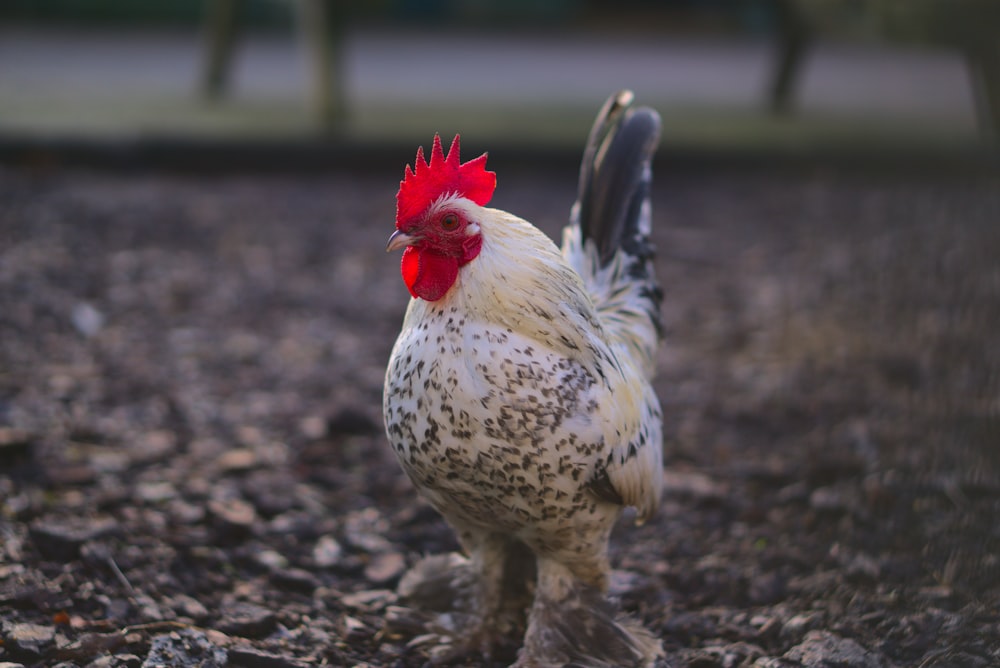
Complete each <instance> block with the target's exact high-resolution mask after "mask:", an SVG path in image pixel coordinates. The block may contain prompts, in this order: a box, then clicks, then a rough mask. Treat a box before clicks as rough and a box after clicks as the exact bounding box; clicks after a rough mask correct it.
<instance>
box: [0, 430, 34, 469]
mask: <svg viewBox="0 0 1000 668" xmlns="http://www.w3.org/2000/svg"><path fill="white" fill-rule="evenodd" d="M34 442H35V437H34V436H33V435H32V434H31V433H29V432H27V431H24V430H23V429H14V428H12V427H0V461H4V462H10V461H12V460H14V459H15V458H17V457H24V456H26V455H27V454H28V453H29V452H30V451H31V446H32V444H33V443H34Z"/></svg>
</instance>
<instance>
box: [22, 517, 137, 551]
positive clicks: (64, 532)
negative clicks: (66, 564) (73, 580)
mask: <svg viewBox="0 0 1000 668" xmlns="http://www.w3.org/2000/svg"><path fill="white" fill-rule="evenodd" d="M117 529H118V523H117V522H116V521H115V520H113V519H111V518H110V517H91V518H78V519H75V520H74V521H72V522H70V521H60V520H44V519H41V520H36V521H35V522H32V523H31V526H30V527H29V528H28V533H29V535H30V536H31V540H32V542H34V544H35V547H36V548H38V551H39V552H40V553H41V554H42V556H43V557H44V558H46V559H51V560H52V561H73V560H74V559H76V558H77V557H79V556H80V548H81V547H82V546H83V544H84V543H86V542H87V541H91V540H94V539H95V538H100V537H101V536H106V535H108V534H111V533H114V532H115V531H117Z"/></svg>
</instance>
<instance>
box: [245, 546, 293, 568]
mask: <svg viewBox="0 0 1000 668" xmlns="http://www.w3.org/2000/svg"><path fill="white" fill-rule="evenodd" d="M253 560H254V561H256V562H257V563H258V564H260V565H261V566H263V567H264V568H266V569H267V570H269V571H273V570H278V569H281V568H287V566H288V559H287V558H286V557H285V555H283V554H281V553H280V552H278V551H276V550H261V551H260V552H258V553H257V554H255V555H254V558H253Z"/></svg>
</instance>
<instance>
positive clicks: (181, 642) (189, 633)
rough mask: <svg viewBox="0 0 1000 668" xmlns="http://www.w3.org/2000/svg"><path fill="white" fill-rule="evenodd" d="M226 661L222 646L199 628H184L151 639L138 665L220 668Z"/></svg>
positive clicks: (143, 667) (226, 656) (154, 667)
mask: <svg viewBox="0 0 1000 668" xmlns="http://www.w3.org/2000/svg"><path fill="white" fill-rule="evenodd" d="M227 663H228V654H227V652H226V650H225V649H223V648H222V647H218V646H217V645H214V644H213V643H212V642H211V641H210V640H209V639H208V636H207V635H205V634H204V633H202V632H201V631H197V630H195V629H185V630H183V631H174V632H172V633H165V634H162V635H158V636H156V637H155V638H153V641H152V643H151V644H150V647H149V654H148V655H147V656H146V660H145V661H144V662H143V663H142V668H163V666H170V668H223V667H224V666H226V665H227Z"/></svg>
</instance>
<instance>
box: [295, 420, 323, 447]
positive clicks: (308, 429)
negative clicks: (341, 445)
mask: <svg viewBox="0 0 1000 668" xmlns="http://www.w3.org/2000/svg"><path fill="white" fill-rule="evenodd" d="M299 431H300V432H302V435H303V436H305V437H306V438H308V439H309V440H312V441H317V440H319V439H321V438H323V437H324V436H326V420H325V419H323V418H322V417H321V416H319V415H310V416H307V417H305V418H303V419H302V421H301V422H299Z"/></svg>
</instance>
